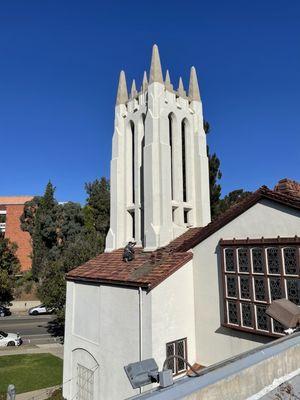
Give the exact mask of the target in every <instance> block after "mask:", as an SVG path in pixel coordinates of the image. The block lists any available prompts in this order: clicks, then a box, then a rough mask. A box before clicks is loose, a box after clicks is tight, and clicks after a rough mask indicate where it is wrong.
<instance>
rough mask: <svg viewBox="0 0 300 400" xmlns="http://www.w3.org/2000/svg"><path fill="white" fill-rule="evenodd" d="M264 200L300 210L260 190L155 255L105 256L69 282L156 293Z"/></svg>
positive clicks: (287, 198) (292, 200)
mask: <svg viewBox="0 0 300 400" xmlns="http://www.w3.org/2000/svg"><path fill="white" fill-rule="evenodd" d="M262 199H269V200H273V201H275V202H277V203H280V204H284V205H286V206H289V207H292V208H296V209H298V210H300V198H298V197H295V196H291V195H286V194H282V193H280V192H275V191H272V190H270V189H268V188H267V187H266V186H263V187H261V188H260V189H258V190H257V191H256V192H254V193H252V194H250V195H249V196H248V197H247V198H246V199H244V200H243V201H241V202H239V203H237V204H235V205H234V206H232V207H231V208H230V209H229V210H227V211H226V212H225V213H224V214H222V215H221V216H220V217H219V218H217V219H216V220H214V221H213V222H211V223H210V224H208V225H207V226H205V227H204V228H190V229H189V230H187V231H186V232H185V233H184V234H183V235H181V236H179V237H178V238H176V239H175V240H173V241H172V242H171V243H170V244H169V245H167V246H165V247H163V248H160V249H158V250H156V251H153V252H145V251H143V249H142V248H138V249H136V253H135V259H134V260H133V261H131V262H128V263H126V262H124V261H123V260H122V255H123V249H118V250H115V251H113V252H111V253H102V254H100V255H99V256H97V257H96V258H94V259H92V260H90V261H88V262H87V263H85V264H83V265H81V266H80V267H78V268H75V269H73V270H72V271H71V272H69V273H68V274H67V280H74V281H89V282H102V283H110V284H118V285H124V286H135V287H137V286H141V287H144V288H147V289H148V290H151V289H153V288H154V287H155V286H157V285H158V284H159V283H161V282H162V281H164V280H165V279H166V278H168V277H169V276H170V275H172V274H173V273H174V272H175V271H177V270H178V269H179V268H181V267H182V266H183V265H184V264H186V263H187V262H188V261H189V260H191V259H192V257H193V254H192V252H190V251H189V250H191V249H192V248H193V247H195V246H197V244H199V243H200V242H202V241H203V240H205V239H206V238H208V237H209V236H210V235H212V234H213V233H214V232H216V231H217V230H219V229H220V228H222V227H223V226H224V225H226V224H227V223H229V222H230V221H232V220H233V219H235V218H236V217H238V216H239V215H241V214H242V213H243V212H245V211H246V210H248V209H249V208H250V207H252V206H253V205H254V204H256V203H257V202H258V201H260V200H262Z"/></svg>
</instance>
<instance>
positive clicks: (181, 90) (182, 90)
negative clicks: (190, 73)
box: [177, 77, 186, 98]
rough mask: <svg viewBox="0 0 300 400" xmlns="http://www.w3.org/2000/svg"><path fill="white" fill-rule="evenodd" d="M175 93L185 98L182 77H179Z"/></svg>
mask: <svg viewBox="0 0 300 400" xmlns="http://www.w3.org/2000/svg"><path fill="white" fill-rule="evenodd" d="M177 93H178V95H179V96H180V97H183V98H186V92H185V90H184V86H183V82H182V78H181V77H180V78H179V84H178V89H177Z"/></svg>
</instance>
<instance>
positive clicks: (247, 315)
mask: <svg viewBox="0 0 300 400" xmlns="http://www.w3.org/2000/svg"><path fill="white" fill-rule="evenodd" d="M242 320H243V326H247V327H253V322H252V321H253V320H252V304H250V303H242Z"/></svg>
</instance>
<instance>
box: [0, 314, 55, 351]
mask: <svg viewBox="0 0 300 400" xmlns="http://www.w3.org/2000/svg"><path fill="white" fill-rule="evenodd" d="M54 318H55V316H53V315H38V316H31V315H27V316H10V317H0V330H2V331H4V332H13V333H17V332H18V333H19V334H20V335H21V337H22V339H23V340H24V343H25V344H28V343H31V344H44V343H53V342H55V341H58V338H55V337H53V336H51V334H49V332H48V331H47V328H48V326H49V323H51V321H53V319H54Z"/></svg>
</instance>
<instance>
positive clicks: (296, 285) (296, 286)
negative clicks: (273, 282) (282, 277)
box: [286, 279, 300, 306]
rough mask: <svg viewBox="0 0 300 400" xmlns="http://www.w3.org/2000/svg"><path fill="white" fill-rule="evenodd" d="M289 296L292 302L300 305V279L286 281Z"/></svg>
mask: <svg viewBox="0 0 300 400" xmlns="http://www.w3.org/2000/svg"><path fill="white" fill-rule="evenodd" d="M286 286H287V296H288V299H289V300H290V301H292V302H293V303H295V304H297V305H298V306H299V305H300V281H299V279H288V280H287V281H286Z"/></svg>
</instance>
